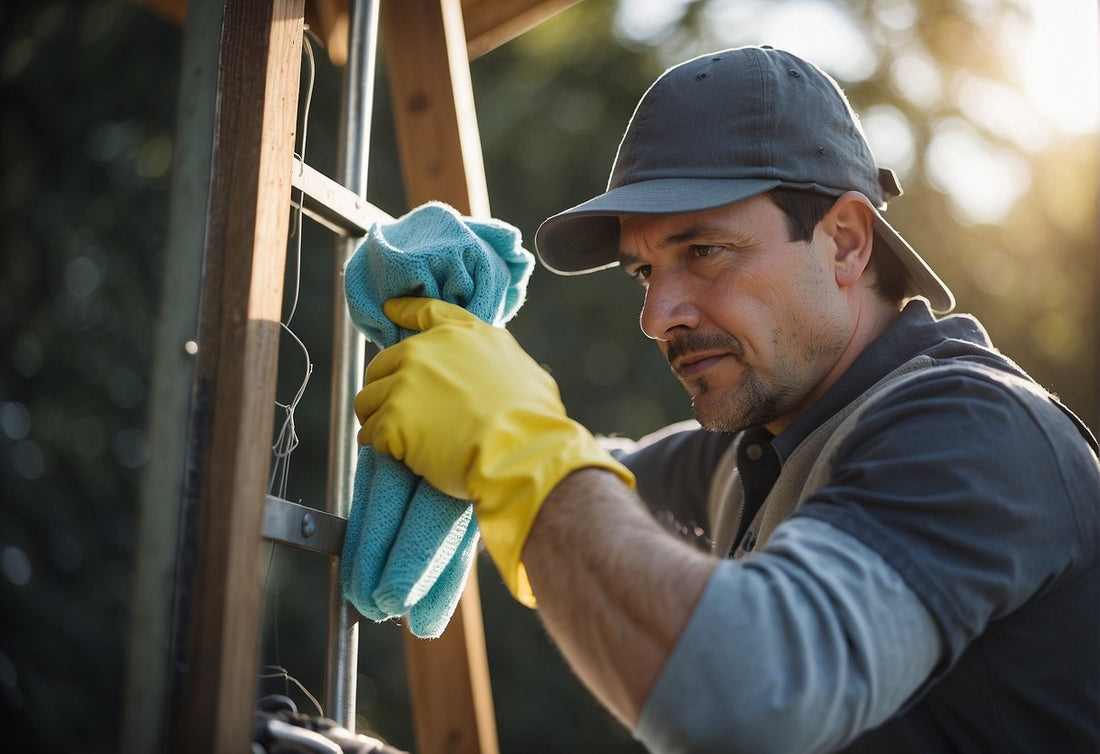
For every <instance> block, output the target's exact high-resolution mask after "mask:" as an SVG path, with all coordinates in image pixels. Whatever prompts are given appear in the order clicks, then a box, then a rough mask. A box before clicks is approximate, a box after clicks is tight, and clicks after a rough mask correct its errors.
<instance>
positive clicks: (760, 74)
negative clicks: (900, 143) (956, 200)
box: [535, 47, 955, 313]
mask: <svg viewBox="0 0 1100 754" xmlns="http://www.w3.org/2000/svg"><path fill="white" fill-rule="evenodd" d="M780 187H783V188H792V189H807V190H812V191H817V192H819V193H823V194H827V195H830V196H840V195H841V194H843V193H844V192H846V191H859V192H860V193H862V194H863V195H865V196H866V197H867V198H868V199H869V200H870V201H871V203H872V204H873V205H875V207H876V208H877V210H879V211H876V212H875V223H874V225H875V234H876V236H877V237H878V238H879V239H880V240H881V241H882V242H883V243H884V245H885V246H886V247H887V248H889V249H890V250H891V251H892V252H893V253H894V254H895V256H897V258H898V259H899V260H900V261H901V263H902V265H903V266H904V268H905V271H906V286H905V294H906V295H907V296H924V297H925V298H927V299H928V301H929V303H930V304H931V306H932V309H933V310H934V311H937V312H941V313H942V312H949V311H951V310H952V309H953V308H954V307H955V297H954V296H953V295H952V293H951V291H950V289H949V288H948V287H947V286H946V285H945V284H944V282H943V281H942V280H940V278H939V276H938V275H936V273H935V272H934V271H933V270H932V268H931V267H929V266H928V263H927V262H925V261H924V260H923V259H922V258H921V257H920V255H919V254H917V252H916V251H914V250H913V247H911V246H910V245H909V244H908V243H907V242H906V241H905V239H904V238H902V237H901V235H900V234H899V233H898V232H897V231H896V230H894V228H893V227H891V225H890V224H889V223H888V222H886V220H885V218H883V216H882V214H881V212H880V210H884V209H885V208H886V202H887V200H888V199H892V198H894V197H896V196H900V195H901V188H900V186H899V185H898V181H897V177H896V176H895V175H894V173H893V171H892V170H889V169H887V168H880V167H878V166H877V165H876V164H875V160H874V157H873V156H872V155H871V149H870V147H869V146H868V145H867V140H866V138H865V137H864V135H863V129H862V128H861V127H860V125H859V119H858V117H857V116H856V114H855V113H854V112H853V110H852V108H851V105H849V103H848V99H847V97H846V96H845V95H844V92H843V91H842V90H841V89H840V87H839V86H838V85H837V83H836V81H834V80H833V79H832V78H831V77H830V76H829V75H828V74H826V73H825V72H824V71H822V70H821V69H819V68H818V67H817V66H815V65H813V64H812V63H808V62H807V61H805V60H802V59H801V58H799V57H797V56H795V55H792V54H791V53H789V52H784V51H782V50H776V49H773V48H771V47H738V48H734V49H730V50H722V51H720V52H714V53H710V54H707V55H701V56H699V57H697V58H693V59H692V60H688V61H687V62H684V63H681V64H679V65H677V66H674V67H672V68H670V69H669V70H667V71H665V73H663V74H662V75H661V77H660V78H658V79H657V81H655V82H654V83H653V85H652V86H651V87H650V88H649V89H648V90H647V91H646V93H645V94H644V95H643V96H642V99H641V100H640V101H639V102H638V106H637V108H636V109H635V110H634V115H633V116H632V117H631V119H630V123H629V124H628V125H627V129H626V134H625V135H624V136H623V140H622V142H621V143H620V144H619V151H618V154H617V155H616V156H615V163H614V165H612V168H611V178H610V179H609V181H608V184H607V190H606V191H605V192H604V193H602V194H600V195H599V196H596V197H594V198H592V199H589V200H588V201H586V202H584V203H582V204H578V205H577V206H575V207H572V208H570V209H567V210H565V211H564V212H560V213H558V214H556V215H554V216H553V217H550V218H548V219H547V220H545V221H544V222H543V223H542V225H540V226H539V229H538V230H537V231H536V233H535V249H536V251H537V252H538V255H539V258H540V259H541V260H542V263H543V264H544V265H545V266H546V267H547V268H549V269H550V270H552V271H554V272H557V273H559V274H563V275H579V274H583V273H586V272H593V271H595V270H600V269H603V268H605V267H610V266H612V265H615V264H617V263H618V254H619V217H621V216H623V215H646V214H654V215H664V214H674V213H681V212H695V211H698V210H704V209H712V208H714V207H720V206H723V205H726V204H732V203H733V202H738V201H741V200H743V199H748V198H750V197H753V196H757V195H759V194H763V193H765V192H767V191H770V190H772V189H774V188H780Z"/></svg>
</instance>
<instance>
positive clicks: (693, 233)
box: [618, 225, 729, 265]
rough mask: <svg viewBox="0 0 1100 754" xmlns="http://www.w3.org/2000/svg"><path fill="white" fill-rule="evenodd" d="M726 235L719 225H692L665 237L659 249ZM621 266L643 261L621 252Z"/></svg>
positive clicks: (658, 246) (724, 229) (725, 231)
mask: <svg viewBox="0 0 1100 754" xmlns="http://www.w3.org/2000/svg"><path fill="white" fill-rule="evenodd" d="M712 233H714V234H718V233H725V234H728V233H729V230H728V229H727V228H722V227H720V226H717V225H691V226H689V227H687V228H684V229H683V230H680V231H677V232H676V233H672V234H670V235H667V236H665V237H664V238H662V239H661V240H660V241H659V242H658V243H657V248H659V249H667V248H668V247H670V246H678V245H680V244H683V243H688V242H689V241H694V240H696V239H698V238H700V237H705V236H707V235H708V234H712ZM618 256H619V264H621V265H628V264H631V263H632V262H639V261H641V260H640V258H639V257H636V256H634V255H633V254H631V253H630V252H627V251H623V250H621V249H620V250H619V255H618Z"/></svg>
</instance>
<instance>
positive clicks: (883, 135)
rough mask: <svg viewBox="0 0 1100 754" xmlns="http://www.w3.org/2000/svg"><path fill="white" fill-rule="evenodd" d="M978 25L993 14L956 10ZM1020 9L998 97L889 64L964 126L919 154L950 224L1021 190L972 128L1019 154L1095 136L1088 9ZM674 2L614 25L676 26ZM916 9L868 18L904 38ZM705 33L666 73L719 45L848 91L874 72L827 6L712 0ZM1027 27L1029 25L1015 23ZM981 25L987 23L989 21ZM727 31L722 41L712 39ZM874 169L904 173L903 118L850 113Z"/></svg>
mask: <svg viewBox="0 0 1100 754" xmlns="http://www.w3.org/2000/svg"><path fill="white" fill-rule="evenodd" d="M966 2H967V4H968V5H969V6H970V7H971V8H972V9H974V12H975V13H976V14H978V16H979V17H980V15H981V14H982V13H983V12H986V10H987V9H991V8H992V6H993V5H994V4H993V3H991V2H990V1H989V0H966ZM1015 2H1016V4H1017V5H1018V6H1020V7H1022V8H1023V9H1025V10H1026V14H1020V15H1019V18H1018V19H1017V20H1015V21H1012V22H1010V23H1006V24H1002V29H1001V32H1000V33H1001V40H1002V44H1004V45H1005V46H1006V48H1008V49H1009V50H1010V52H1011V54H1010V55H1009V56H1008V58H1009V59H1010V60H1012V61H1014V62H1015V64H1016V67H1017V69H1016V70H1015V71H1013V72H1011V73H1012V74H1013V75H1014V76H1015V77H1016V78H1017V80H1018V81H1019V82H1020V85H1019V88H1015V89H1014V88H1009V87H1005V86H1002V85H997V84H994V83H992V82H989V81H985V80H979V79H974V78H971V79H962V80H957V81H945V80H943V78H942V76H941V74H940V71H939V70H938V69H937V67H936V66H935V64H934V62H933V61H931V60H930V59H929V58H928V57H927V56H926V55H924V54H923V53H922V51H920V50H915V49H911V50H908V51H905V52H903V53H902V54H900V55H899V56H898V60H897V62H896V64H895V65H894V67H893V68H892V69H891V71H890V76H891V78H892V79H893V82H894V84H895V85H896V86H897V87H898V88H899V89H900V90H901V91H903V92H904V93H905V94H906V96H907V97H908V98H909V99H911V100H913V101H915V102H917V103H919V102H921V101H922V100H923V99H928V100H931V99H932V98H934V97H938V96H939V95H940V93H941V92H942V91H945V90H946V91H948V92H950V94H951V96H952V97H953V98H954V100H955V101H956V103H957V104H958V105H959V106H960V108H961V109H962V110H963V112H964V113H965V115H966V118H965V119H957V120H952V121H949V122H945V123H942V124H940V126H939V128H938V134H939V135H938V136H937V138H936V139H935V140H934V141H933V143H932V145H931V147H930V148H929V150H928V152H927V153H926V154H925V155H924V159H925V161H926V167H927V169H928V172H929V176H930V178H931V179H932V180H933V181H934V182H935V183H937V185H939V186H940V187H941V188H942V189H943V190H945V191H947V192H948V193H949V194H950V195H951V197H952V199H953V201H954V203H955V205H956V207H957V209H958V211H959V214H960V217H961V219H963V220H969V221H973V222H996V221H997V220H999V219H1000V218H1001V217H1003V215H1004V214H1005V213H1006V212H1007V211H1009V210H1010V209H1011V207H1012V206H1013V204H1014V203H1015V202H1016V200H1017V199H1018V198H1019V197H1020V196H1021V195H1022V194H1023V193H1024V192H1025V191H1026V190H1027V187H1028V183H1029V181H1030V174H1029V171H1028V168H1027V165H1026V163H1025V161H1024V160H1023V159H1021V158H1020V156H1019V155H1018V154H1016V153H1015V152H1013V151H1011V150H1007V149H1004V148H996V147H993V146H991V145H989V144H988V142H987V141H986V140H985V139H983V138H981V137H980V135H979V134H978V132H977V130H976V129H975V127H974V124H980V125H982V126H984V127H986V128H988V129H990V130H991V131H993V132H994V133H997V134H998V135H1000V136H1004V137H1006V138H1007V139H1009V140H1011V141H1012V142H1014V143H1015V144H1017V145H1018V146H1019V147H1020V148H1022V149H1024V150H1036V149H1040V148H1042V147H1043V146H1044V145H1045V144H1046V143H1048V142H1049V140H1050V138H1051V137H1052V136H1054V135H1056V134H1059V133H1061V134H1069V135H1074V134H1083V133H1089V132H1095V131H1097V130H1098V128H1100V74H1098V72H1100V54H1098V51H1097V48H1098V37H1100V22H1098V19H1097V3H1096V0H1015ZM683 5H684V0H624V2H623V6H622V10H621V11H620V16H619V19H618V23H619V28H620V30H621V32H622V33H624V34H625V35H626V36H633V37H636V38H650V37H653V36H654V35H656V34H660V33H661V31H662V30H663V29H665V28H667V26H668V24H669V23H670V22H672V21H674V20H675V19H676V18H678V17H679V15H680V13H681V10H682V8H683ZM919 9H920V2H919V0H878V1H877V2H876V3H875V5H874V10H875V13H876V14H877V15H878V20H879V22H880V23H881V24H882V26H883V27H885V28H886V29H887V33H888V34H891V33H896V34H897V35H898V38H899V40H904V39H905V38H906V36H907V35H906V34H905V30H906V29H907V28H909V27H910V26H911V25H912V23H913V22H914V20H915V19H916V18H917V14H918V13H919V12H920V11H919ZM708 12H709V13H710V17H709V18H708V19H707V23H706V24H705V28H706V29H708V31H709V33H712V34H714V36H713V38H709V39H706V40H700V48H699V49H690V50H670V59H669V61H668V62H669V64H672V63H674V62H677V61H678V60H682V59H684V58H686V57H689V56H691V55H694V54H700V53H702V52H705V51H707V50H709V49H714V48H715V47H718V46H723V45H739V44H751V43H763V44H771V45H774V46H776V47H781V48H784V49H787V50H790V51H791V52H794V53H796V54H799V55H802V56H803V57H805V58H807V59H809V60H812V61H813V62H815V63H817V64H819V65H821V66H822V67H823V68H825V69H826V70H828V71H830V72H831V73H832V74H833V75H835V76H836V77H837V78H840V79H846V80H859V79H861V78H864V77H866V76H868V75H870V73H871V72H872V71H873V70H874V67H875V64H876V61H875V59H874V55H873V52H872V50H871V48H870V47H869V46H868V44H867V43H866V41H865V40H864V39H863V37H862V34H861V32H860V30H859V28H857V27H856V26H853V24H852V23H851V22H850V21H849V20H848V16H847V15H846V13H845V12H844V11H843V10H842V9H840V8H838V7H837V4H835V3H833V2H829V0H786V1H785V2H774V0H772V1H769V0H728V1H726V0H716V1H715V2H713V3H712V4H711V5H710V6H709V10H708ZM1027 16H1030V17H1027ZM991 23H992V19H991ZM724 29H728V30H733V31H731V32H730V33H729V34H727V35H723V34H721V33H720V31H721V30H724ZM862 116H863V124H864V128H865V130H866V132H867V137H868V140H869V141H870V142H871V147H872V149H873V150H874V152H875V154H876V157H877V158H878V160H879V161H880V162H881V163H882V164H885V165H889V166H891V167H894V168H895V169H897V170H898V171H899V172H901V173H904V172H905V170H906V168H907V167H908V166H910V165H911V164H912V162H913V160H914V159H916V155H914V154H913V144H912V138H911V135H910V133H909V129H908V126H907V124H906V122H905V119H904V118H902V117H901V115H900V113H897V112H896V111H894V110H892V109H890V108H887V107H879V108H872V109H871V110H869V111H865V112H863V113H862Z"/></svg>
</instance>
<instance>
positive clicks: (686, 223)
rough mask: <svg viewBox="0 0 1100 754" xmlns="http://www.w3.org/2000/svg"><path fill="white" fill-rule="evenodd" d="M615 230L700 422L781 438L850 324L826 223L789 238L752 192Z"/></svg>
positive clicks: (822, 381)
mask: <svg viewBox="0 0 1100 754" xmlns="http://www.w3.org/2000/svg"><path fill="white" fill-rule="evenodd" d="M620 227H621V230H620V248H621V257H620V258H621V261H622V266H623V269H624V270H625V271H626V272H627V274H629V275H631V277H633V278H634V279H635V280H637V281H638V282H639V283H640V284H641V285H642V286H643V287H644V288H645V292H646V293H645V303H644V305H643V306H642V312H641V318H640V324H641V327H642V331H643V332H644V333H645V334H646V335H647V336H648V337H650V338H652V339H654V340H655V341H657V345H658V347H660V349H661V352H662V353H664V354H665V357H666V358H667V359H668V361H669V364H670V365H671V367H672V371H673V372H674V373H675V374H676V376H677V378H678V379H679V380H680V382H681V383H682V384H683V385H684V388H685V389H686V390H687V392H688V394H689V395H690V396H691V398H692V404H693V406H694V410H695V415H696V418H697V419H698V420H699V422H700V423H701V424H702V425H703V426H705V427H707V428H708V429H713V430H722V431H737V430H741V429H745V428H748V427H754V426H767V427H768V429H770V430H771V431H772V432H774V433H776V434H778V432H780V431H782V429H784V428H785V427H786V426H787V425H788V424H790V422H791V421H793V420H794V419H795V418H796V417H797V416H798V415H799V414H801V413H802V411H804V410H805V409H806V408H807V407H808V406H809V405H810V404H811V403H813V401H815V400H816V399H817V398H818V397H820V395H821V394H822V393H824V392H825V390H826V389H827V388H828V386H829V384H831V382H832V380H834V379H835V375H830V372H831V371H832V370H833V369H834V367H836V365H837V362H838V359H839V357H840V355H841V354H842V353H843V351H844V349H845V347H846V345H847V344H848V342H849V340H850V338H851V335H852V326H851V321H850V320H851V317H850V315H849V310H848V308H847V307H846V306H845V304H844V298H843V296H842V295H841V293H840V291H839V288H838V285H837V283H836V279H835V275H834V271H833V259H834V257H835V245H834V244H833V243H832V239H831V238H830V237H829V236H828V235H827V234H825V233H823V232H822V225H821V224H819V225H818V227H817V230H816V231H815V233H814V238H813V240H812V241H809V242H792V241H790V240H789V233H788V230H787V224H786V216H785V215H784V214H783V212H782V211H781V210H780V209H779V208H778V207H777V206H776V205H775V204H773V203H772V202H771V200H770V199H768V198H766V197H764V196H758V197H753V198H751V199H746V200H745V201H742V202H737V203H736V204H731V205H727V206H724V207H719V208H717V209H711V210H703V211H700V212H692V213H685V214H675V215H656V216H642V215H633V216H628V217H624V218H622V220H621V222H620Z"/></svg>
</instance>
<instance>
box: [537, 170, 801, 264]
mask: <svg viewBox="0 0 1100 754" xmlns="http://www.w3.org/2000/svg"><path fill="white" fill-rule="evenodd" d="M781 184H782V181H780V180H779V179H747V180H729V179H715V180H705V179H703V180H698V179H692V180H684V179H681V178H666V179H661V180H655V181H641V182H638V183H629V184H627V185H625V186H619V187H618V188H614V189H611V190H609V191H607V192H606V193H604V194H600V195H599V196H597V197H595V198H593V199H589V200H588V201H587V202H584V203H583V204H578V205H577V206H576V207H570V208H569V209H567V210H565V211H563V212H559V213H558V214H556V215H554V216H553V217H550V218H547V219H546V220H544V221H543V223H542V225H540V226H539V228H538V230H537V231H535V251H536V252H537V253H538V256H539V259H540V260H541V261H542V263H543V265H544V266H545V267H546V268H547V269H549V270H551V271H552V272H556V273H558V274H559V275H581V274H584V273H586V272H595V271H596V270H602V269H604V268H605V267H611V266H612V265H614V264H616V263H617V262H618V259H619V218H620V217H622V216H623V215H668V214H675V213H679V212H697V211H699V210H704V209H714V208H715V207H722V206H724V205H726V204H733V203H734V202H739V201H741V200H743V199H748V198H749V197H753V196H756V195H758V194H763V193H764V192H765V191H770V190H772V189H773V188H775V187H776V186H779V185H781Z"/></svg>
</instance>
